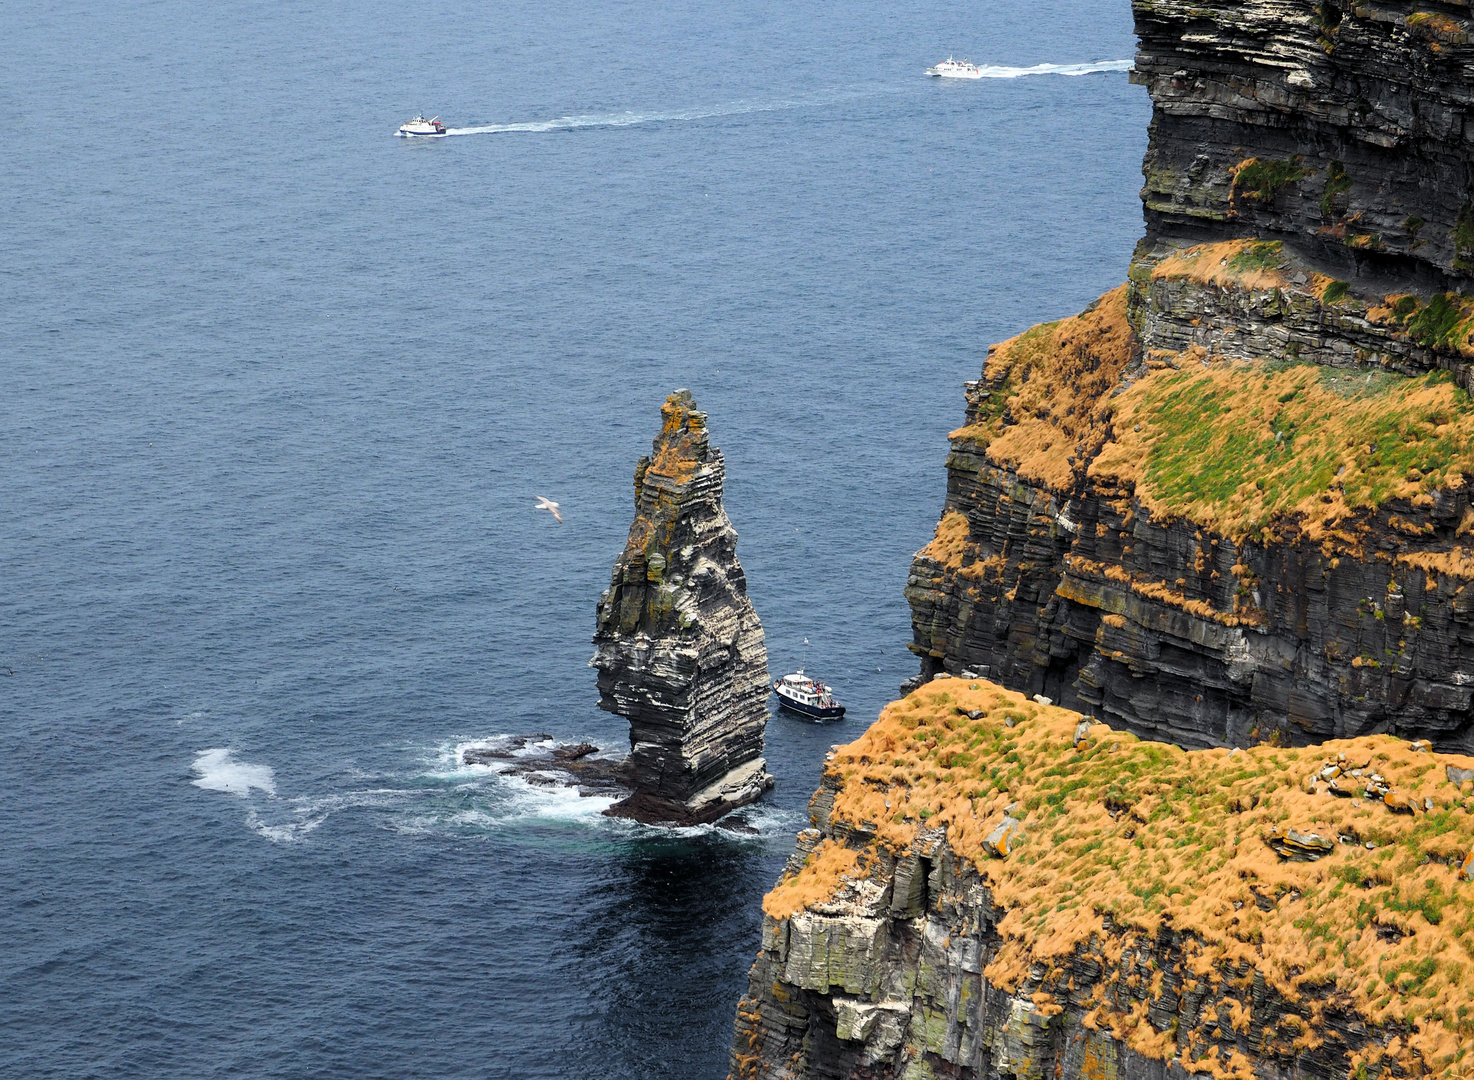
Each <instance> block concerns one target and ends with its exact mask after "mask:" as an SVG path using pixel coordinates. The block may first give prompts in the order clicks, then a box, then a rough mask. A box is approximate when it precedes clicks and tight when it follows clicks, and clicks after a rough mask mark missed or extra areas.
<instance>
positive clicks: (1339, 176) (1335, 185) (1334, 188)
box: [1320, 161, 1351, 221]
mask: <svg viewBox="0 0 1474 1080" xmlns="http://www.w3.org/2000/svg"><path fill="white" fill-rule="evenodd" d="M1350 190H1351V177H1349V176H1347V175H1346V167H1345V166H1344V165H1342V164H1341V163H1340V162H1339V161H1333V162H1331V164H1330V165H1329V166H1328V167H1327V168H1326V186H1325V188H1324V189H1323V190H1322V192H1321V196H1320V216H1321V217H1323V218H1324V219H1325V220H1327V221H1331V220H1333V219H1334V218H1336V217H1339V216H1340V215H1342V214H1344V213H1345V212H1346V202H1345V200H1344V199H1343V198H1342V196H1343V195H1345V194H1346V193H1347V192H1348V191H1350Z"/></svg>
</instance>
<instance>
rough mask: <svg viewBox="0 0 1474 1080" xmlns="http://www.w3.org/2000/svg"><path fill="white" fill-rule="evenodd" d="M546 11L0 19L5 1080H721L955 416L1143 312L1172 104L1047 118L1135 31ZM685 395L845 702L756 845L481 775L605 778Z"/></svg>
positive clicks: (904, 632)
mask: <svg viewBox="0 0 1474 1080" xmlns="http://www.w3.org/2000/svg"><path fill="white" fill-rule="evenodd" d="M545 7H546V6H545V5H522V6H514V5H507V6H503V7H501V8H497V9H485V10H481V9H468V8H466V7H465V6H464V5H449V4H435V3H431V4H428V5H416V6H415V8H414V9H412V10H409V9H403V8H399V7H393V6H389V5H382V4H364V5H351V6H344V5H338V6H332V5H327V4H322V3H317V2H313V0H309V2H306V3H303V4H299V5H295V6H293V7H291V8H283V7H280V6H279V5H261V4H251V3H245V2H236V3H231V2H226V3H220V4H213V5H209V6H207V7H204V8H201V7H199V6H196V5H184V4H181V3H177V2H174V0H154V2H146V3H141V4H135V5H127V6H126V7H121V8H120V7H117V6H111V7H110V6H107V5H103V6H97V5H82V4H79V3H67V2H52V3H47V4H40V3H36V2H32V0H19V2H12V3H9V4H6V5H4V6H3V7H0V30H3V31H4V34H5V40H6V42H7V45H8V50H7V54H8V58H7V64H6V65H5V68H4V70H3V71H0V95H3V100H5V101H7V102H9V103H10V104H9V113H10V123H11V132H10V137H9V139H8V141H7V146H6V152H5V154H4V155H3V156H0V186H3V190H5V191H7V192H9V193H10V194H11V201H10V203H9V204H8V210H9V214H8V217H7V221H8V225H9V228H8V230H7V236H6V243H5V245H4V248H3V254H0V297H3V299H4V301H5V310H6V319H5V320H4V321H3V322H0V376H3V384H4V388H3V392H0V492H3V495H4V503H3V505H4V509H5V513H4V514H3V515H0V580H3V581H4V582H5V589H4V590H3V593H0V942H3V943H4V946H3V948H0V1031H3V1032H4V1033H5V1037H4V1038H3V1039H0V1074H3V1075H5V1076H28V1077H29V1076H56V1077H81V1076H109V1077H113V1076H144V1077H163V1076H181V1077H199V1076H213V1075H224V1074H230V1075H234V1076H283V1077H287V1076H290V1077H297V1076H304V1075H310V1076H345V1077H349V1076H351V1077H364V1076H395V1077H397V1076H408V1075H422V1076H435V1077H450V1076H478V1077H481V1076H487V1077H559V1078H585V1077H599V1078H602V1077H617V1078H624V1077H629V1078H647V1077H670V1078H678V1080H686V1078H693V1077H695V1078H716V1077H720V1076H722V1075H723V1074H724V1072H725V1060H726V1052H727V1046H728V1043H729V1041H730V1035H731V1024H732V1015H733V1007H734V1005H735V1002H736V999H737V997H738V995H739V994H740V993H741V991H742V988H743V987H744V985H745V976H746V968H747V966H748V964H749V963H750V960H751V957H752V955H753V953H754V952H755V950H756V948H757V942H758V937H757V931H758V921H759V906H758V905H759V900H760V898H761V896H762V894H763V892H764V891H766V889H767V888H768V886H769V885H770V884H771V882H772V880H773V878H774V876H775V875H776V874H777V872H778V869H779V867H780V866H781V865H782V862H783V859H784V858H785V856H786V855H787V852H788V850H789V849H790V846H791V838H792V834H793V832H794V831H795V830H796V829H797V828H798V827H800V826H801V825H802V824H803V821H804V806H805V803H806V801H807V798H808V795H809V793H810V792H811V791H812V789H813V787H814V785H815V783H816V780H817V776H818V769H819V764H820V762H821V761H822V758H823V754H824V752H825V750H826V749H827V748H828V747H829V745H830V744H831V743H834V742H837V741H843V740H848V739H850V738H853V737H854V736H855V735H857V734H858V733H859V731H860V730H862V729H863V726H864V724H865V723H866V722H867V721H868V720H869V719H870V718H873V716H874V715H875V713H876V712H877V710H878V709H879V708H880V706H881V705H882V704H883V703H884V702H885V701H886V700H888V699H889V698H890V697H891V696H892V695H893V693H894V690H895V687H896V685H897V684H898V683H899V682H900V681H901V680H902V679H903V678H905V677H907V676H908V675H910V674H912V673H913V672H914V670H915V664H914V661H913V659H912V658H911V657H910V655H909V654H908V653H907V652H906V651H905V648H904V646H905V643H906V642H907V641H908V640H909V638H910V631H909V625H908V619H907V612H906V607H905V603H904V600H903V599H902V596H901V590H902V587H903V586H904V582H905V575H906V568H907V565H908V560H909V556H910V554H911V552H913V551H914V550H915V549H916V548H917V547H919V546H921V544H923V543H924V542H925V541H926V540H927V539H928V537H929V536H930V533H931V528H932V525H933V523H934V522H935V519H936V514H937V510H938V508H939V506H940V504H941V500H942V495H943V479H944V478H943V471H942V467H941V466H942V459H943V456H944V453H945V435H946V432H947V431H948V430H949V429H950V428H951V427H953V426H955V424H956V423H957V422H958V421H959V420H960V412H961V394H960V387H959V384H960V383H961V382H962V380H964V379H967V378H973V377H975V376H976V374H977V371H978V368H979V365H980V363H981V360H982V357H983V354H984V347H985V345H986V343H987V342H989V341H994V340H999V339H1000V338H1002V337H1004V336H1006V335H1008V334H1011V333H1014V332H1016V331H1017V330H1019V329H1021V328H1022V327H1024V326H1026V325H1028V324H1029V323H1031V322H1035V321H1038V320H1040V319H1044V318H1054V317H1058V316H1061V315H1066V314H1069V313H1072V312H1074V311H1076V310H1078V309H1079V308H1080V307H1082V306H1083V305H1084V304H1085V303H1086V302H1088V301H1089V300H1090V299H1092V298H1093V297H1094V296H1095V295H1097V294H1098V293H1100V292H1102V291H1104V290H1105V289H1107V288H1109V287H1111V286H1113V285H1114V284H1116V283H1117V282H1118V281H1119V280H1120V279H1121V277H1122V275H1123V272H1124V267H1125V262H1126V258H1127V256H1128V254H1129V252H1130V249H1131V246H1132V244H1133V243H1134V242H1135V239H1136V237H1137V236H1138V235H1139V231H1140V227H1139V220H1140V210H1139V205H1138V203H1137V200H1136V195H1135V192H1136V189H1137V187H1138V186H1139V183H1140V177H1139V168H1140V161H1141V154H1142V150H1143V148H1144V141H1145V120H1146V113H1147V108H1146V102H1145V98H1144V95H1143V94H1142V92H1141V91H1140V90H1139V88H1134V87H1130V86H1129V85H1128V84H1127V81H1126V78H1125V76H1124V75H1123V74H1122V73H1121V72H1120V71H1119V70H1114V71H1097V72H1094V73H1090V74H1082V75H1079V77H1074V78H1066V77H1060V76H1061V75H1067V74H1071V73H1072V71H1074V70H1075V69H1074V68H1072V67H1071V66H1072V65H1081V64H1086V65H1088V64H1091V63H1092V62H1095V61H1103V60H1104V61H1109V60H1119V59H1122V58H1125V57H1129V56H1130V55H1131V53H1132V49H1133V42H1132V40H1131V38H1130V15H1129V10H1128V6H1127V5H1126V4H1125V3H1124V0H1122V2H1120V3H1112V4H1105V3H1097V2H1091V3H1087V4H1085V5H1084V6H1083V7H1082V6H1081V5H1079V4H1076V3H1070V4H1065V3H1063V2H1057V3H1045V4H1031V5H1023V4H1014V3H1009V4H1004V5H1002V6H999V7H996V8H988V9H986V10H984V9H979V8H977V7H976V6H975V5H962V4H955V5H940V6H938V5H910V6H907V5H902V6H901V7H892V8H889V9H886V10H885V11H874V10H869V9H864V10H862V9H860V8H853V9H847V8H842V7H835V6H833V5H812V4H803V3H800V4H785V5H768V6H762V5H759V6H752V5H741V6H737V5H717V4H705V5H701V4H698V5H693V6H688V7H685V8H672V7H670V6H669V5H654V4H649V3H643V2H641V0H630V2H626V3H620V4H613V5H607V6H603V7H599V8H593V7H588V8H577V9H572V8H565V9H560V10H559V11H556V12H550V11H548V10H545ZM949 53H952V54H955V55H958V56H963V55H966V56H970V57H971V58H972V59H973V60H974V61H975V62H977V63H979V64H986V65H988V67H989V70H990V71H993V72H994V73H1012V74H1017V75H1018V76H1019V77H1016V78H1015V77H1000V78H994V79H984V80H979V81H976V82H970V83H953V84H941V83H939V82H937V81H935V80H929V79H927V78H925V77H923V76H922V75H921V70H922V69H923V68H924V67H926V66H928V65H930V64H932V63H935V62H936V61H938V60H940V59H942V58H943V57H945V56H946V55H948V54H949ZM1041 64H1043V65H1056V66H1057V70H1054V71H1053V73H1043V74H1037V75H1035V74H1029V72H1030V71H1033V70H1037V68H1038V65H1041ZM1117 66H1119V65H1117ZM419 109H425V110H426V111H427V112H430V113H435V112H438V113H440V115H441V116H442V118H443V119H445V120H446V121H447V122H448V123H450V124H452V125H453V126H457V127H459V128H460V129H462V130H464V129H473V130H476V129H480V130H485V131H489V132H496V133H499V134H505V135H506V136H507V137H505V138H503V137H485V138H455V139H443V140H436V141H433V142H425V143H406V141H405V140H397V139H394V138H393V137H392V133H393V131H394V129H395V128H396V127H397V125H398V124H399V123H401V122H402V121H403V120H405V119H407V118H408V117H409V116H411V115H413V114H414V112H415V111H417V110H419ZM677 386H689V387H691V388H692V389H693V390H694V391H695V393H696V395H697V398H698V400H699V401H700V403H701V404H702V406H703V407H704V408H706V409H707V410H708V411H709V413H710V414H711V429H712V432H713V438H714V441H715V442H716V444H717V445H719V446H720V447H721V448H722V449H723V450H724V451H725V452H726V455H727V464H728V474H729V483H728V510H729V512H730V514H731V516H732V518H733V520H734V521H735V523H736V525H737V528H738V530H739V532H740V533H741V538H742V539H741V544H740V547H739V553H740V556H741V558H742V561H743V563H744V566H745V567H746V569H747V572H748V577H749V580H750V583H751V591H752V596H753V599H754V602H755V605H756V607H757V610H758V612H759V613H760V615H761V616H762V618H763V622H764V625H765V627H766V628H767V631H768V635H769V648H770V654H771V657H772V664H773V668H774V669H775V671H784V670H791V669H792V668H794V667H796V666H798V665H799V664H800V663H806V664H807V665H808V666H809V667H810V669H811V670H814V671H817V672H818V673H820V674H822V675H823V676H824V677H825V678H826V680H828V681H830V682H832V683H834V684H835V685H837V686H838V687H839V688H840V691H841V695H842V699H843V700H844V701H845V702H846V704H847V705H849V707H850V714H849V718H848V719H847V721H846V722H845V723H843V724H841V725H839V726H836V727H819V726H813V725H808V724H804V723H801V722H799V721H796V720H794V719H791V718H789V717H776V718H775V719H774V721H773V723H772V724H771V725H770V726H769V737H768V746H769V755H768V756H769V764H770V768H771V770H772V771H773V772H774V773H775V774H776V775H777V777H778V781H779V786H778V788H777V789H776V790H775V791H774V792H773V794H772V797H771V800H770V801H768V802H765V803H763V804H762V805H760V806H759V807H755V808H753V809H751V810H749V811H748V812H747V813H746V815H745V816H746V818H747V820H748V822H749V824H750V825H751V828H752V831H751V832H750V833H733V832H730V831H726V830H722V829H712V828H705V829H696V830H674V831H671V830H652V829H645V828H640V827H638V826H634V825H631V824H629V823H625V822H616V821H612V820H610V819H608V818H604V817H602V816H601V815H600V814H599V813H598V811H599V810H600V809H601V808H602V806H603V802H602V801H601V800H582V801H581V800H577V799H575V798H572V797H570V796H568V795H567V794H566V793H561V792H550V791H547V790H545V789H539V788H535V787H532V786H529V785H528V784H526V783H524V782H522V781H519V780H513V779H509V778H507V777H503V776H499V775H497V774H495V773H494V772H492V771H491V770H487V769H467V768H463V767H460V766H458V765H457V764H456V762H457V760H458V750H459V748H460V747H462V746H463V745H465V744H467V743H471V742H476V741H481V740H485V739H487V738H490V737H492V736H494V735H496V734H498V733H521V732H531V731H545V732H548V733H550V734H551V735H554V736H556V737H557V738H560V739H567V740H575V739H578V740H581V739H588V740H590V741H593V742H596V743H599V744H601V745H604V746H613V747H617V746H619V745H620V744H621V743H622V742H623V741H624V739H625V732H626V729H625V727H624V726H623V724H622V723H621V722H620V721H618V720H617V719H616V718H613V717H609V716H607V715H605V714H602V713H600V712H598V711H597V709H595V708H594V702H595V700H596V694H595V690H594V683H593V677H592V673H591V672H590V671H589V670H588V669H587V668H586V667H585V666H584V664H585V661H586V660H587V658H588V656H589V654H590V652H591V651H592V650H591V646H590V645H589V643H588V639H589V636H590V634H591V632H592V628H593V611H594V601H595V599H596V597H597V596H598V593H599V591H600V590H601V589H602V588H603V587H605V585H606V584H607V580H608V572H609V567H610V565H611V563H612V561H613V558H614V555H615V554H616V552H617V551H618V550H619V548H620V547H621V545H622V543H623V540H624V535H625V531H626V529H627V528H628V522H629V515H630V511H631V506H630V493H631V492H630V479H631V475H632V471H633V467H634V462H635V459H636V458H637V457H638V456H639V455H640V454H641V453H642V452H644V451H645V449H647V448H648V446H649V441H650V439H651V437H652V436H653V434H654V431H655V426H656V422H657V411H656V410H657V408H658V406H659V403H660V401H661V400H662V399H663V397H664V395H665V394H666V393H668V392H669V391H670V390H671V389H674V388H675V387H677ZM538 495H548V496H549V497H551V498H554V499H556V500H558V501H559V502H560V503H562V505H563V507H564V516H565V519H566V523H565V524H564V525H562V526H559V525H558V524H557V523H556V522H554V521H553V520H552V519H551V518H550V516H549V515H547V514H545V513H536V512H534V511H533V510H532V504H533V502H534V500H535V497H536V496H538ZM806 637H807V638H808V639H809V641H810V642H811V644H810V645H809V646H808V647H807V648H805V647H804V646H803V639H804V638H806ZM11 672H13V674H10V673H11Z"/></svg>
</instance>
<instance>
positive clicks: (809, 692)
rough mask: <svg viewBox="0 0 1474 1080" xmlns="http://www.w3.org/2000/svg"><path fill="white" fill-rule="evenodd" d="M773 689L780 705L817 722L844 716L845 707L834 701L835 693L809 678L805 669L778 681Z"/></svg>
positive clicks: (816, 680) (800, 669)
mask: <svg viewBox="0 0 1474 1080" xmlns="http://www.w3.org/2000/svg"><path fill="white" fill-rule="evenodd" d="M773 689H774V690H775V691H777V693H778V704H779V705H782V706H783V707H784V708H785V709H792V710H793V711H794V712H797V713H803V714H804V715H805V716H812V717H813V718H815V719H816V720H838V719H839V718H840V717H841V716H843V715H844V706H843V705H841V704H840V703H839V702H837V701H835V700H834V691H833V690H832V689H831V688H830V687H827V686H825V685H824V684H823V683H821V682H820V681H819V680H818V679H811V678H809V677H808V676H807V675H805V674H804V669H803V668H799V669H798V671H797V672H795V673H794V674H792V675H785V676H783V678H781V679H778V680H777V681H776V682H774V683H773Z"/></svg>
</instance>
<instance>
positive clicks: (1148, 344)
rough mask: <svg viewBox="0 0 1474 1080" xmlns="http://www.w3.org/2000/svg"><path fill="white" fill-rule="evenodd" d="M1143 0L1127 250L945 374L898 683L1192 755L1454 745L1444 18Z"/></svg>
mask: <svg viewBox="0 0 1474 1080" xmlns="http://www.w3.org/2000/svg"><path fill="white" fill-rule="evenodd" d="M1135 10H1136V16H1137V28H1138V33H1139V35H1140V37H1141V51H1140V53H1139V55H1138V58H1137V65H1138V70H1137V73H1136V74H1135V75H1134V76H1133V77H1134V78H1135V79H1136V80H1137V81H1139V82H1141V83H1144V84H1145V85H1146V86H1147V87H1148V89H1149V90H1150V92H1151V95H1152V99H1153V103H1154V106H1155V113H1154V117H1153V122H1152V130H1151V144H1150V149H1149V151H1148V154H1147V158H1146V162H1145V165H1144V172H1145V175H1146V186H1145V187H1144V188H1143V192H1142V194H1143V198H1144V201H1145V205H1146V218H1147V237H1146V239H1145V240H1144V241H1143V242H1142V244H1141V245H1140V246H1139V247H1138V249H1137V254H1136V257H1135V259H1134V260H1133V263H1132V266H1131V271H1130V281H1129V283H1128V285H1127V286H1126V287H1125V288H1124V289H1123V290H1117V291H1116V292H1114V293H1111V294H1109V295H1108V296H1106V297H1103V298H1102V300H1101V301H1100V302H1099V303H1098V304H1097V305H1096V306H1095V307H1094V308H1093V309H1092V310H1091V311H1089V312H1086V313H1085V314H1084V315H1081V316H1078V317H1076V318H1074V319H1067V320H1064V321H1063V322H1062V323H1059V324H1051V325H1049V326H1045V327H1037V328H1035V329H1034V330H1031V331H1029V332H1027V333H1025V334H1023V335H1020V337H1019V338H1016V339H1014V340H1013V341H1010V342H1006V343H1004V344H1003V345H1001V346H996V347H995V348H994V349H993V350H992V351H991V352H990V355H989V359H988V362H987V365H986V367H985V370H984V372H983V376H982V378H981V379H980V380H979V382H977V383H975V384H971V385H970V386H969V390H968V403H967V413H966V421H965V423H964V426H963V427H962V428H960V429H958V430H957V431H955V432H953V433H952V437H951V438H952V453H951V455H950V456H949V458H948V459H947V467H948V488H947V501H946V507H945V510H944V513H943V518H942V522H941V524H940V525H939V528H938V536H937V539H936V540H935V541H934V542H933V543H932V544H931V545H929V546H928V548H927V549H925V550H923V551H922V552H920V553H919V554H918V556H917V559H916V561H915V564H914V565H913V568H912V575H911V578H910V580H909V584H908V587H907V597H908V599H909V600H910V603H911V608H912V616H913V627H914V631H915V642H914V645H913V648H914V649H915V651H916V652H917V653H918V654H919V655H920V656H921V658H922V676H923V678H925V677H930V676H931V675H932V674H935V673H937V672H941V671H948V672H953V673H956V672H960V671H964V670H970V671H976V672H978V673H979V674H987V675H988V676H989V677H990V678H994V679H997V680H999V681H1000V682H1002V683H1004V684H1005V685H1008V686H1012V687H1017V688H1020V689H1024V690H1027V691H1029V692H1031V693H1034V692H1042V693H1044V694H1046V695H1048V696H1050V697H1052V698H1054V699H1056V700H1058V701H1061V702H1063V703H1065V704H1067V705H1069V706H1070V707H1072V708H1077V709H1080V710H1082V711H1084V712H1087V713H1091V714H1093V715H1095V716H1097V717H1098V718H1100V719H1101V720H1104V721H1107V722H1109V723H1112V724H1114V725H1117V726H1120V727H1123V728H1126V729H1129V730H1132V731H1135V732H1137V733H1139V734H1142V735H1146V736H1149V737H1154V738H1159V739H1163V740H1167V741H1172V742H1176V743H1179V744H1181V745H1184V746H1190V747H1192V746H1197V747H1205V746H1215V745H1239V746H1246V745H1250V744H1252V743H1255V742H1259V741H1278V742H1282V743H1292V744H1303V743H1307V742H1314V741H1319V740H1323V739H1327V738H1334V737H1344V736H1349V735H1355V734H1362V733H1369V732H1377V731H1390V732H1393V733H1398V734H1403V735H1405V736H1407V737H1410V738H1416V737H1427V738H1430V739H1432V740H1433V741H1434V743H1435V744H1436V745H1438V746H1440V747H1446V748H1449V749H1459V748H1463V749H1470V748H1474V711H1471V704H1474V600H1471V597H1470V594H1469V592H1468V591H1467V588H1466V587H1467V586H1468V584H1469V582H1470V580H1471V578H1474V559H1471V555H1474V540H1471V536H1470V534H1471V531H1474V511H1471V510H1470V506H1469V499H1470V496H1469V487H1468V479H1469V477H1470V476H1471V475H1474V455H1471V453H1470V445H1471V439H1474V423H1471V409H1470V403H1469V398H1468V396H1467V394H1466V393H1465V392H1464V390H1465V389H1467V388H1468V387H1470V386H1471V385H1474V378H1471V370H1474V368H1471V363H1474V298H1471V297H1470V296H1468V295H1465V294H1464V293H1463V292H1460V291H1458V290H1460V289H1464V288H1468V286H1467V285H1465V284H1463V283H1464V282H1466V281H1467V279H1468V277H1469V276H1470V275H1474V206H1471V203H1470V198H1471V196H1474V112H1471V113H1470V118H1469V123H1470V127H1469V129H1468V131H1469V135H1468V137H1466V136H1465V112H1466V110H1469V109H1471V108H1474V106H1471V104H1470V101H1471V97H1474V83H1471V82H1469V81H1468V80H1467V79H1466V78H1465V76H1464V74H1463V72H1464V65H1465V64H1466V63H1470V62H1474V46H1470V45H1468V44H1467V31H1468V29H1469V24H1468V21H1467V19H1466V18H1465V16H1466V15H1467V10H1466V9H1465V8H1463V7H1459V6H1453V7H1450V8H1449V9H1448V11H1447V12H1443V11H1441V10H1440V11H1437V12H1435V11H1430V10H1422V9H1415V8H1412V7H1410V6H1407V5H1398V4H1394V5H1392V6H1391V7H1377V8H1373V7H1368V6H1351V5H1337V4H1335V3H1332V2H1330V0H1327V2H1325V3H1322V4H1320V5H1317V6H1312V5H1310V4H1308V3H1271V2H1261V0H1255V2H1252V3H1242V4H1240V3H1235V4H1231V5H1230V4H1208V5H1201V4H1199V5H1192V6H1189V5H1184V4H1176V3H1157V2H1150V3H1147V2H1138V3H1137V4H1136V5H1135ZM1471 291H1474V290H1471Z"/></svg>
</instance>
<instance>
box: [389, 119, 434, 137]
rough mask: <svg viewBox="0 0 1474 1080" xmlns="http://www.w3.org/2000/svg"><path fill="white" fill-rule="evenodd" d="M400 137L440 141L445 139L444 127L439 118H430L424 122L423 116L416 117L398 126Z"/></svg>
mask: <svg viewBox="0 0 1474 1080" xmlns="http://www.w3.org/2000/svg"><path fill="white" fill-rule="evenodd" d="M398 134H399V135H400V137H402V138H405V139H409V138H415V137H418V138H423V139H440V138H444V137H445V125H444V124H442V123H441V122H440V117H438V116H436V117H432V118H431V119H429V120H426V119H425V118H424V117H423V116H417V117H415V118H414V119H413V120H411V121H410V122H409V123H407V124H400V125H399V132H398Z"/></svg>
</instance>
